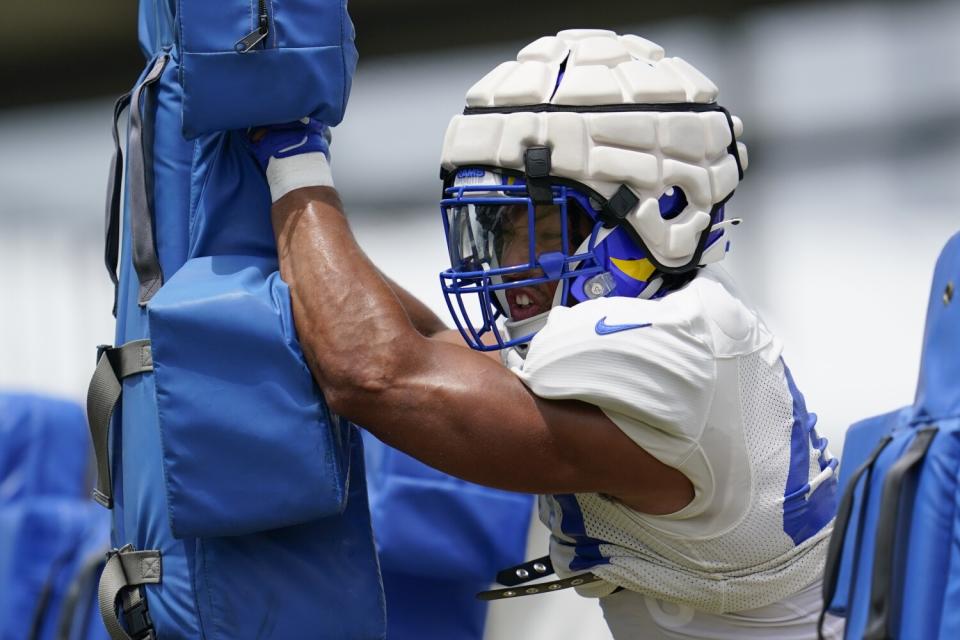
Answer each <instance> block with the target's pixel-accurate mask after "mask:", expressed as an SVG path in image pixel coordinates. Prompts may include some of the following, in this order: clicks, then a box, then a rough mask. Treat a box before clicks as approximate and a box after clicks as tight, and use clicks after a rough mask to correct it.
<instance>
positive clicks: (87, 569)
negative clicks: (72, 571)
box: [56, 551, 106, 640]
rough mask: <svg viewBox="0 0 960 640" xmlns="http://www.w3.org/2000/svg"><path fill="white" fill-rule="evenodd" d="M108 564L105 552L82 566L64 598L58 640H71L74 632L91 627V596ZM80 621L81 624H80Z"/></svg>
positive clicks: (94, 555) (88, 558) (97, 553)
mask: <svg viewBox="0 0 960 640" xmlns="http://www.w3.org/2000/svg"><path fill="white" fill-rule="evenodd" d="M105 563H106V558H104V552H103V551H97V552H96V553H93V554H90V555H89V556H87V557H86V558H85V559H84V561H83V564H81V566H80V569H79V571H77V575H76V576H75V577H74V578H73V581H72V582H71V583H70V587H69V588H68V589H67V594H66V595H65V596H64V597H63V604H62V605H61V607H60V619H59V620H57V635H56V637H57V639H58V640H70V639H71V638H73V636H74V631H75V630H76V629H80V630H81V631H82V632H84V633H85V632H86V630H87V629H88V628H89V627H90V619H89V617H88V616H89V613H90V607H89V606H88V605H89V603H90V596H91V594H92V593H93V589H94V584H96V582H97V580H96V578H97V577H98V576H99V574H100V573H101V569H102V568H103V565H104V564H105ZM78 619H79V624H78V622H77V621H78Z"/></svg>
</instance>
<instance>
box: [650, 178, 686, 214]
mask: <svg viewBox="0 0 960 640" xmlns="http://www.w3.org/2000/svg"><path fill="white" fill-rule="evenodd" d="M657 204H658V205H659V206H660V217H661V218H663V219H664V220H673V219H674V218H676V217H677V216H679V215H680V214H681V213H683V210H684V209H686V208H687V204H688V201H687V194H685V193H684V192H683V189H681V188H680V187H677V186H673V187H668V188H667V190H666V191H664V192H663V195H661V196H660V198H659V200H658V201H657Z"/></svg>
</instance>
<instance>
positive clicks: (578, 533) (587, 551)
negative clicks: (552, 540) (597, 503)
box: [553, 493, 610, 571]
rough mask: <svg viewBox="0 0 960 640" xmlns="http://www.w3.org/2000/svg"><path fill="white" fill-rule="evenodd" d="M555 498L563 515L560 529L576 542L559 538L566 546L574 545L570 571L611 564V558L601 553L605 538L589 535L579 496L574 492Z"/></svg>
mask: <svg viewBox="0 0 960 640" xmlns="http://www.w3.org/2000/svg"><path fill="white" fill-rule="evenodd" d="M553 498H554V499H555V500H556V501H557V504H559V505H560V511H561V512H562V516H561V518H560V530H561V531H562V532H563V534H564V535H566V536H567V537H569V538H571V539H572V540H573V541H574V544H572V545H571V544H570V543H568V542H564V541H562V540H557V542H558V543H559V544H561V545H563V546H565V547H570V546H572V547H574V550H573V554H574V555H573V560H571V561H570V566H569V569H570V571H586V570H587V569H590V568H592V567H596V566H597V565H601V564H609V562H610V559H609V558H606V557H604V556H603V554H602V553H600V545H601V544H606V543H605V542H604V541H603V540H599V539H597V538H593V537H591V536H588V535H587V530H586V525H585V524H584V522H583V512H582V511H581V510H580V504H579V503H578V502H577V497H576V496H575V495H574V494H572V493H565V494H560V495H555V496H553Z"/></svg>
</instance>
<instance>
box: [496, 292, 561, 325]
mask: <svg viewBox="0 0 960 640" xmlns="http://www.w3.org/2000/svg"><path fill="white" fill-rule="evenodd" d="M505 293H506V297H507V304H508V305H510V318H511V319H512V320H526V319H527V318H532V317H533V316H535V315H538V314H541V313H543V312H544V311H549V310H550V302H549V299H548V298H549V297H548V296H547V295H546V294H545V292H543V291H540V290H538V289H535V288H533V287H520V288H517V289H507V290H506V292H505Z"/></svg>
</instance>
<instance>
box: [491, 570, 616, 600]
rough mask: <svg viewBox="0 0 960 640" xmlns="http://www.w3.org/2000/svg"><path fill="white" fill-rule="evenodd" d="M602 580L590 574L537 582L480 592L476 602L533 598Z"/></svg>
mask: <svg viewBox="0 0 960 640" xmlns="http://www.w3.org/2000/svg"><path fill="white" fill-rule="evenodd" d="M602 579H603V578H601V577H600V576H597V575H595V574H592V573H580V574H577V575H575V576H570V577H569V578H564V579H563V580H553V581H551V582H538V583H536V584H531V585H528V586H526V587H511V588H509V589H492V590H490V591H481V592H480V593H478V594H477V599H478V600H503V599H506V598H518V597H522V596H533V595H537V594H539V593H552V592H554V591H561V590H563V589H569V588H570V587H579V586H581V585H585V584H590V583H593V582H600V581H601V580H602Z"/></svg>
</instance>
